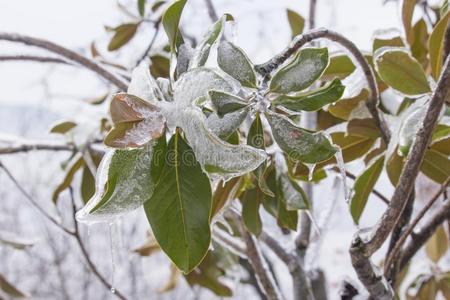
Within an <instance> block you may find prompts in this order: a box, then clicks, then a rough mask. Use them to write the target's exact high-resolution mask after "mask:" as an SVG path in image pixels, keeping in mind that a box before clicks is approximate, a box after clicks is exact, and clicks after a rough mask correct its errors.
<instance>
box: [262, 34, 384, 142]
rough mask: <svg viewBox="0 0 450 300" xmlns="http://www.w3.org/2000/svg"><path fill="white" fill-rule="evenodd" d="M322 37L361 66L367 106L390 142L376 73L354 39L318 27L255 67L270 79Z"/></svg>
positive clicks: (295, 39)
mask: <svg viewBox="0 0 450 300" xmlns="http://www.w3.org/2000/svg"><path fill="white" fill-rule="evenodd" d="M322 38H324V39H327V40H330V41H333V42H336V43H338V44H339V45H341V46H342V47H344V48H345V49H347V50H348V51H349V52H350V53H351V55H352V56H353V57H354V59H355V60H356V62H357V63H358V65H359V66H360V67H361V69H362V71H363V73H364V76H365V78H366V80H367V84H368V87H369V92H370V95H369V100H368V102H366V105H367V108H368V109H369V111H370V113H371V115H372V118H373V119H374V121H375V124H376V125H377V127H378V128H379V129H380V132H381V136H382V137H383V140H384V142H385V143H386V144H388V143H389V139H390V131H389V128H388V126H387V125H386V122H385V121H384V119H383V118H382V116H381V115H380V112H379V111H378V101H379V93H378V86H377V82H376V79H375V74H374V72H373V70H372V68H371V67H370V65H369V63H368V62H367V61H366V59H365V57H364V55H363V54H362V53H361V51H359V49H358V48H357V47H356V45H355V44H354V43H353V42H352V41H350V40H348V39H347V38H345V37H344V36H342V35H341V34H339V33H337V32H334V31H331V30H328V29H317V30H312V31H310V32H307V33H304V34H301V35H299V36H297V37H296V38H294V40H293V41H292V42H291V44H290V45H289V46H288V47H287V48H286V49H285V50H283V51H282V52H281V53H279V54H278V55H276V56H275V57H273V58H272V59H271V60H269V61H268V62H266V63H264V64H261V65H258V66H256V67H255V68H256V70H257V71H258V72H259V73H260V74H261V75H263V76H265V77H266V78H267V79H268V78H269V77H270V73H271V72H272V71H274V70H275V69H277V68H278V67H279V66H281V65H282V64H283V63H284V62H285V61H286V60H287V59H289V58H290V57H291V56H292V55H294V54H295V53H296V52H297V50H299V49H300V48H301V47H302V46H304V45H305V44H307V43H309V42H311V41H314V40H317V39H322Z"/></svg>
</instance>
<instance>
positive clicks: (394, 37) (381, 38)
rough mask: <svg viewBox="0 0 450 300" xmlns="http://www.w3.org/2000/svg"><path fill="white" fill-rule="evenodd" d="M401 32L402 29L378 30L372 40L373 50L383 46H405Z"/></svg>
mask: <svg viewBox="0 0 450 300" xmlns="http://www.w3.org/2000/svg"><path fill="white" fill-rule="evenodd" d="M414 1H415V0H414ZM400 34H401V33H400V31H398V30H396V29H388V30H385V29H382V30H378V31H376V32H375V34H374V38H373V42H372V52H375V51H376V50H377V49H380V48H382V47H405V43H404V42H403V39H402V38H401V37H400Z"/></svg>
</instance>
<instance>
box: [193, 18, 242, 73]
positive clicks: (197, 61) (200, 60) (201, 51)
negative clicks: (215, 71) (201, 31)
mask: <svg viewBox="0 0 450 300" xmlns="http://www.w3.org/2000/svg"><path fill="white" fill-rule="evenodd" d="M232 20H233V16H231V15H230V14H225V15H223V16H222V17H221V18H220V19H219V20H218V21H217V22H216V23H214V24H213V25H212V26H211V28H210V30H209V31H208V32H207V33H206V34H205V36H204V37H203V40H202V41H201V42H200V44H199V45H198V46H197V47H196V48H195V52H194V55H193V57H192V60H191V62H190V64H189V67H190V68H196V67H201V66H203V65H204V64H205V63H206V61H207V59H208V56H209V52H210V50H211V47H212V46H213V45H214V43H215V42H216V41H217V40H218V39H219V38H220V36H221V35H222V31H223V26H224V25H225V22H226V21H232Z"/></svg>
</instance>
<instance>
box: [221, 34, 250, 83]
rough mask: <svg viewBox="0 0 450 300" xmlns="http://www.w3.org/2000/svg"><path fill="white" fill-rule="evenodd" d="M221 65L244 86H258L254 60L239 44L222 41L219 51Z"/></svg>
mask: <svg viewBox="0 0 450 300" xmlns="http://www.w3.org/2000/svg"><path fill="white" fill-rule="evenodd" d="M217 63H218V64H219V67H220V68H221V69H222V70H223V71H225V72H226V73H227V74H229V75H230V76H231V77H233V78H234V79H236V80H237V81H239V82H240V83H241V84H242V85H243V86H246V87H251V88H254V87H256V74H255V70H254V67H253V64H252V62H251V61H250V59H249V58H248V57H247V55H246V54H245V53H244V51H243V50H242V49H241V48H239V47H238V46H236V45H234V44H232V43H230V42H228V41H221V42H220V44H219V49H218V53H217Z"/></svg>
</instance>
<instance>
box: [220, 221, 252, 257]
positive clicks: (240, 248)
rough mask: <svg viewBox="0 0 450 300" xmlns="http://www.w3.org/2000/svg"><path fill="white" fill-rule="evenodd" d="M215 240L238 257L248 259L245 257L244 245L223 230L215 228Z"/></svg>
mask: <svg viewBox="0 0 450 300" xmlns="http://www.w3.org/2000/svg"><path fill="white" fill-rule="evenodd" d="M213 239H214V240H215V241H216V242H218V243H219V244H221V245H222V246H223V247H225V248H227V249H229V250H230V251H231V252H233V253H234V254H236V255H238V256H239V257H241V258H245V259H246V258H247V255H245V252H246V249H245V246H244V245H241V244H240V243H239V242H240V241H238V240H235V239H234V238H232V237H231V236H229V235H228V234H226V233H225V232H224V231H223V230H221V229H218V228H214V229H213Z"/></svg>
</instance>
